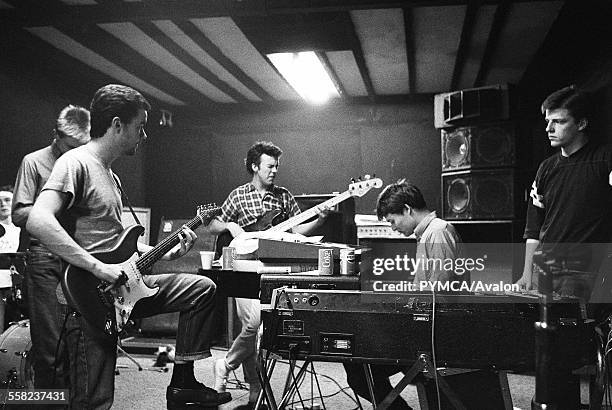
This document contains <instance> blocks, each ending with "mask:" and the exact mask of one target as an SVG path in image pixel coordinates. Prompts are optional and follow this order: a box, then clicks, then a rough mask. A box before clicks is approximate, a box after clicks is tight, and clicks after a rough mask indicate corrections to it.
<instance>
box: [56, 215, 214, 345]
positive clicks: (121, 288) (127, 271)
mask: <svg viewBox="0 0 612 410" xmlns="http://www.w3.org/2000/svg"><path fill="white" fill-rule="evenodd" d="M220 213H221V209H220V208H218V207H217V206H215V205H206V206H199V207H198V212H197V215H196V216H195V218H193V219H192V220H190V221H189V222H187V223H186V224H185V225H186V226H187V227H189V228H190V229H194V230H195V229H196V228H197V227H198V226H200V225H202V224H204V225H207V224H208V223H210V221H211V220H212V219H213V218H214V217H215V216H217V215H219V214H220ZM181 230H182V228H181V229H178V230H177V231H176V232H174V233H172V234H171V235H169V236H167V237H166V238H164V239H163V240H162V241H161V242H160V243H158V244H157V245H156V246H155V247H154V248H153V249H151V250H149V251H147V252H146V253H144V254H143V255H142V256H138V253H137V241H138V237H139V236H140V235H141V234H142V233H143V231H144V228H143V227H142V226H140V225H133V226H130V227H128V228H127V229H126V230H125V231H123V233H122V234H121V236H120V237H119V239H118V240H117V243H116V244H115V246H113V248H112V249H110V250H109V251H105V252H96V253H93V254H92V255H93V256H94V257H96V259H98V260H100V261H102V262H104V263H111V264H120V265H121V268H122V271H123V274H122V276H121V278H120V279H119V280H118V282H117V283H116V286H115V287H114V288H113V289H111V290H108V291H104V289H106V288H107V287H108V285H109V284H108V283H106V282H104V281H101V280H100V279H98V278H97V277H95V276H94V275H93V274H92V273H91V272H88V271H86V270H84V269H81V268H78V267H76V266H73V265H68V267H67V268H66V269H65V271H64V275H63V278H62V288H63V290H64V295H65V296H66V299H67V300H68V303H69V304H70V306H72V307H73V308H75V309H76V310H77V311H78V312H79V313H80V314H81V315H82V316H83V318H85V320H86V321H87V323H88V324H89V325H90V326H91V327H93V328H94V329H95V330H99V331H102V332H103V333H104V334H105V335H107V336H111V337H116V336H117V334H118V333H119V332H121V330H123V328H124V327H125V325H126V324H127V322H128V320H129V318H130V314H131V313H132V309H134V305H135V304H136V303H137V302H138V301H139V300H140V299H143V298H147V297H150V296H154V295H155V294H157V292H158V291H159V288H158V287H155V288H150V287H149V286H147V285H146V284H145V283H144V281H143V280H142V275H146V274H148V273H149V272H150V271H151V268H152V267H153V264H154V263H155V262H157V261H158V260H159V259H160V258H161V257H162V256H164V255H165V254H166V253H167V252H168V251H169V250H170V249H172V248H173V247H174V246H175V245H176V244H177V243H179V242H180V236H179V235H180V233H181Z"/></svg>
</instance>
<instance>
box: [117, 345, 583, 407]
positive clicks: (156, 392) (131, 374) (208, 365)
mask: <svg viewBox="0 0 612 410" xmlns="http://www.w3.org/2000/svg"><path fill="white" fill-rule="evenodd" d="M224 354H225V351H223V350H213V358H217V357H222V356H223V355H224ZM135 358H136V359H137V360H138V361H139V363H140V364H141V366H142V367H150V366H152V365H153V363H154V361H155V360H154V357H152V356H135ZM212 363H213V359H207V360H201V361H199V362H196V376H197V377H198V379H199V380H200V381H202V382H204V383H205V384H206V385H211V383H212ZM118 364H119V373H120V374H119V375H118V376H116V378H115V382H116V387H115V405H114V406H113V408H114V409H118V410H137V409H147V410H149V409H150V410H154V409H164V408H166V407H165V406H166V401H165V389H166V386H167V385H168V383H169V381H170V375H171V371H172V370H171V366H172V364H169V365H168V367H169V372H167V373H161V372H158V371H149V370H143V371H138V370H137V368H136V366H135V365H134V364H133V363H132V362H131V361H130V360H128V359H127V358H126V357H125V356H120V357H119V359H118ZM315 371H316V373H317V375H318V382H319V386H320V388H321V392H322V395H323V400H321V398H320V397H319V396H320V395H319V393H318V390H317V387H316V386H317V384H316V380H315V381H314V383H311V376H310V375H307V376H306V377H305V379H304V382H303V384H302V387H301V389H300V396H301V397H302V399H303V401H304V404H305V405H306V406H307V407H309V406H311V405H312V403H318V404H321V408H326V409H330V410H345V409H346V410H348V409H356V408H358V405H357V403H356V401H355V399H354V396H353V394H352V391H351V390H350V389H349V388H348V386H347V383H346V376H345V374H344V369H343V368H342V365H341V364H338V363H315ZM287 372H288V365H287V364H286V363H282V362H279V363H278V364H277V366H276V368H275V371H274V374H273V377H272V383H271V384H272V389H273V391H274V393H275V396H276V397H277V400H278V396H279V395H280V392H281V391H282V389H283V386H284V383H285V377H286V376H287ZM400 379H401V374H398V375H395V376H393V377H392V378H391V380H392V383H393V384H396V383H397V382H398V381H399V380H400ZM236 380H237V381H234V382H233V383H230V390H229V391H230V392H231V394H232V397H233V400H232V402H230V403H228V404H225V405H223V406H220V408H219V409H220V410H230V409H233V408H235V407H236V406H238V405H241V404H245V403H246V402H247V401H248V390H247V387H246V385H244V384H243V383H240V382H239V380H243V379H242V372H241V371H240V369H239V370H238V371H237V372H236ZM313 380H314V379H313ZM508 381H509V386H510V393H511V396H512V402H513V406H514V408H515V409H523V410H528V409H530V408H531V407H530V402H531V398H532V396H533V393H534V378H533V376H525V375H517V374H509V375H508ZM230 382H231V380H230ZM311 386H313V387H312V388H311ZM479 389H481V386H473V392H472V393H471V394H482V391H479ZM313 390H314V391H313ZM583 390H585V389H583ZM401 395H402V397H403V398H404V399H405V400H406V401H407V402H408V404H409V405H410V406H412V407H413V408H414V409H420V406H419V400H418V396H417V389H416V387H415V386H413V385H409V386H408V387H406V389H405V390H404V391H403V392H402V394H401ZM313 396H314V397H315V398H314V399H311V397H313ZM586 397H587V392H586V391H584V392H583V403H585V402H586V401H587V399H586ZM294 401H295V402H296V403H295V404H294V405H293V406H289V407H288V408H294V409H298V408H300V409H301V406H302V404H301V403H299V398H298V396H297V395H296V396H295V397H294ZM361 404H362V406H363V408H364V409H371V408H372V406H371V405H370V404H369V403H367V402H365V401H364V400H361ZM323 405H324V406H325V407H323ZM487 410H493V409H487Z"/></svg>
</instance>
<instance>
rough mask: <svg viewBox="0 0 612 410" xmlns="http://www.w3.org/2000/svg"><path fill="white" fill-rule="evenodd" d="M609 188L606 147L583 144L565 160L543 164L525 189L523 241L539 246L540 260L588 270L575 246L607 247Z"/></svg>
mask: <svg viewBox="0 0 612 410" xmlns="http://www.w3.org/2000/svg"><path fill="white" fill-rule="evenodd" d="M611 184H612V147H610V146H597V145H596V144H594V143H588V144H586V145H585V146H584V147H582V148H581V149H579V150H578V151H576V152H575V153H573V154H572V155H570V156H569V157H565V156H563V155H562V154H561V153H558V154H556V155H553V156H551V157H549V158H547V159H546V160H544V161H543V162H542V164H540V167H539V168H538V172H537V174H536V177H535V180H534V182H533V185H532V187H531V192H530V195H529V202H528V208H527V223H526V226H525V234H524V238H525V239H537V240H539V241H540V249H541V250H542V251H543V252H544V254H545V256H546V257H550V258H553V257H554V258H562V259H565V260H572V261H578V260H584V262H585V264H586V265H588V264H590V256H589V254H590V248H589V247H588V246H584V245H581V244H587V243H608V242H610V238H611V234H612V230H611V228H612V186H611ZM584 258H586V259H584Z"/></svg>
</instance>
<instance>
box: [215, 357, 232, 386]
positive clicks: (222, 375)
mask: <svg viewBox="0 0 612 410" xmlns="http://www.w3.org/2000/svg"><path fill="white" fill-rule="evenodd" d="M228 374H229V370H228V369H227V366H226V365H225V359H217V360H215V363H214V365H213V380H214V389H215V390H216V391H217V392H219V393H223V392H225V390H226V389H227V376H228Z"/></svg>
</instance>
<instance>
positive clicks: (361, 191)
mask: <svg viewBox="0 0 612 410" xmlns="http://www.w3.org/2000/svg"><path fill="white" fill-rule="evenodd" d="M351 181H352V183H350V184H349V189H348V190H349V192H350V193H351V196H364V195H365V194H367V193H368V191H369V190H370V189H372V188H380V187H382V185H383V181H382V179H380V178H374V177H370V175H364V177H363V179H361V178H358V179H357V181H355V180H354V179H352V180H351Z"/></svg>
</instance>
